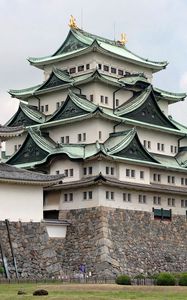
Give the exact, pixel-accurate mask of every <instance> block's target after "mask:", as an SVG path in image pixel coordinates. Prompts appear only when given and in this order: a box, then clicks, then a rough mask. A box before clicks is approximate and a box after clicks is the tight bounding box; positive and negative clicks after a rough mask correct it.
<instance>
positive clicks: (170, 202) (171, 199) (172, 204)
mask: <svg viewBox="0 0 187 300" xmlns="http://www.w3.org/2000/svg"><path fill="white" fill-rule="evenodd" d="M168 206H175V199H174V198H168Z"/></svg>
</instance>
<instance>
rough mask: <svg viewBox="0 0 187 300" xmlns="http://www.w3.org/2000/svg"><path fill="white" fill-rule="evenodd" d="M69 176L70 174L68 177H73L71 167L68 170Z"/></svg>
mask: <svg viewBox="0 0 187 300" xmlns="http://www.w3.org/2000/svg"><path fill="white" fill-rule="evenodd" d="M69 176H70V177H73V169H70V170H69Z"/></svg>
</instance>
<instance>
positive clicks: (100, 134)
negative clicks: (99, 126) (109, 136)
mask: <svg viewBox="0 0 187 300" xmlns="http://www.w3.org/2000/svg"><path fill="white" fill-rule="evenodd" d="M101 139H102V133H101V131H99V140H101Z"/></svg>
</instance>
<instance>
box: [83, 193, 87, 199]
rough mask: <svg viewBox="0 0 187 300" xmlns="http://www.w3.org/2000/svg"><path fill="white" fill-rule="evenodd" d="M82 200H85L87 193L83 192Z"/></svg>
mask: <svg viewBox="0 0 187 300" xmlns="http://www.w3.org/2000/svg"><path fill="white" fill-rule="evenodd" d="M83 199H84V200H86V199H87V192H83Z"/></svg>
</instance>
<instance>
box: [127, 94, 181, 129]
mask: <svg viewBox="0 0 187 300" xmlns="http://www.w3.org/2000/svg"><path fill="white" fill-rule="evenodd" d="M121 117H124V118H129V119H134V120H136V121H140V122H145V123H149V124H154V125H158V126H162V127H168V128H172V129H177V128H176V127H175V126H174V125H173V124H172V123H171V122H170V121H169V120H168V118H167V117H166V116H165V115H164V114H163V112H162V111H161V110H160V108H159V106H158V104H157V103H156V100H155V98H154V95H153V93H152V92H151V93H150V94H149V96H148V97H147V99H146V101H145V102H144V103H143V104H142V105H141V106H140V107H138V108H137V109H135V110H133V111H131V112H129V113H127V114H124V115H122V116H121Z"/></svg>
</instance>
